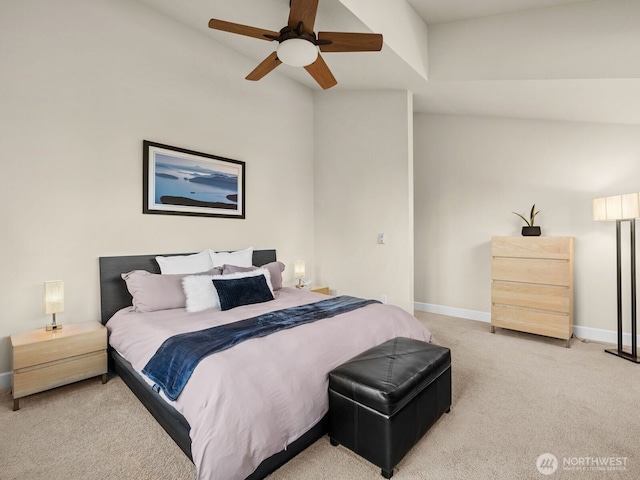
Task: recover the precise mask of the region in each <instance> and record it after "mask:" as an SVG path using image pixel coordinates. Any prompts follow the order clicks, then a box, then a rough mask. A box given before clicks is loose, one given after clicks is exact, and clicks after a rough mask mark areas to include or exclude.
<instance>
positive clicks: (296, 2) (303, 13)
mask: <svg viewBox="0 0 640 480" xmlns="http://www.w3.org/2000/svg"><path fill="white" fill-rule="evenodd" d="M317 11H318V0H291V9H290V10H289V23H288V25H289V26H290V27H291V28H298V24H299V23H300V22H302V25H303V29H302V31H303V32H304V33H312V32H313V25H314V24H315V23H316V12H317Z"/></svg>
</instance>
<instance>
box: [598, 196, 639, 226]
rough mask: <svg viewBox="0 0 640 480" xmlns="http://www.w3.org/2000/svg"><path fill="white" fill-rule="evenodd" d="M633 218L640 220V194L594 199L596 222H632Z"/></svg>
mask: <svg viewBox="0 0 640 480" xmlns="http://www.w3.org/2000/svg"><path fill="white" fill-rule="evenodd" d="M633 218H640V193H627V194H625V195H613V196H611V197H602V198H594V199H593V219H594V220H596V221H599V220H604V221H614V220H631V219H633Z"/></svg>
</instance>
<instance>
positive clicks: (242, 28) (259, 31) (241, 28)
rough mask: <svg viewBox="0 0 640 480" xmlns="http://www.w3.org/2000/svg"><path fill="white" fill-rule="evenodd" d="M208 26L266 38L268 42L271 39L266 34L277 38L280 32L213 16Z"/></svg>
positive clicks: (261, 38)
mask: <svg viewBox="0 0 640 480" xmlns="http://www.w3.org/2000/svg"><path fill="white" fill-rule="evenodd" d="M209 28H213V29H214V30H222V31H223V32H230V33H237V34H239V35H245V36H247V37H253V38H259V39H260V40H267V41H269V42H272V41H273V39H272V38H267V35H269V36H271V37H275V38H278V36H279V35H280V33H278V32H274V31H272V30H264V29H263V28H256V27H250V26H248V25H241V24H239V23H232V22H225V21H224V20H216V19H215V18H212V19H211V20H209Z"/></svg>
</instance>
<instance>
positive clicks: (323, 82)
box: [209, 0, 382, 89]
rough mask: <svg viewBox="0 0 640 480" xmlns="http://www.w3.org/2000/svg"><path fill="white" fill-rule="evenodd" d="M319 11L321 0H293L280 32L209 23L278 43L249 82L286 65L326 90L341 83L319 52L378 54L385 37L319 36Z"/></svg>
mask: <svg viewBox="0 0 640 480" xmlns="http://www.w3.org/2000/svg"><path fill="white" fill-rule="evenodd" d="M317 11H318V0H291V1H290V2H289V22H288V23H287V25H286V26H285V27H284V28H282V30H280V32H275V31H271V30H264V29H262V28H256V27H250V26H248V25H241V24H239V23H231V22H225V21H224V20H216V19H215V18H212V19H211V20H209V28H213V29H215V30H222V31H224V32H230V33H237V34H239V35H245V36H247V37H254V38H259V39H260V40H266V41H269V42H273V41H277V42H278V48H277V50H276V51H275V52H273V53H272V54H271V55H269V56H268V57H267V58H266V59H265V60H264V61H263V62H262V63H260V65H258V66H257V67H256V68H255V69H254V70H253V71H252V72H251V73H250V74H249V75H247V77H246V79H247V80H260V79H261V78H262V77H264V76H265V75H266V74H267V73H269V72H271V71H272V70H273V69H275V68H276V67H277V66H278V65H280V64H281V63H285V64H287V65H291V66H294V67H304V68H305V70H306V71H307V72H309V74H311V76H312V77H313V78H314V79H315V81H316V82H318V84H319V85H320V86H321V87H322V88H324V89H327V88H331V87H333V86H334V85H336V84H337V83H338V82H337V80H336V79H335V77H334V76H333V74H332V73H331V70H329V67H328V66H327V64H326V63H325V62H324V60H323V59H322V56H321V55H320V52H378V51H380V50H381V49H382V35H380V34H378V33H346V32H318V34H317V35H316V34H315V33H314V31H313V25H314V23H315V20H316V13H317ZM318 50H319V51H318Z"/></svg>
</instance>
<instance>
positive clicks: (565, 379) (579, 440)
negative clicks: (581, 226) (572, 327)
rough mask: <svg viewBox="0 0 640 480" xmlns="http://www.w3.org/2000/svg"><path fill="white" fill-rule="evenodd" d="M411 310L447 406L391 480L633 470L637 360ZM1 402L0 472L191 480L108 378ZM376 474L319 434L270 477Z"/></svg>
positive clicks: (31, 478)
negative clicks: (438, 365)
mask: <svg viewBox="0 0 640 480" xmlns="http://www.w3.org/2000/svg"><path fill="white" fill-rule="evenodd" d="M418 315H419V318H421V319H422V320H423V321H424V322H425V324H426V325H427V326H428V328H429V329H430V330H431V331H432V332H433V334H434V335H435V337H436V339H437V340H438V343H440V344H441V345H445V346H447V347H450V348H451V350H452V358H453V361H452V365H453V407H452V411H451V413H450V414H448V415H445V416H443V417H442V418H441V419H440V420H439V421H438V423H437V424H436V425H435V426H434V427H433V428H432V429H431V430H430V431H429V432H428V433H427V434H426V435H425V436H424V438H423V439H422V440H421V441H420V442H419V443H418V445H416V447H414V449H413V450H412V451H411V452H410V453H409V454H408V455H407V456H406V457H405V458H404V460H403V461H402V462H401V463H400V465H399V466H398V467H397V469H396V471H395V474H394V477H393V478H394V479H397V480H420V479H434V480H444V479H452V480H465V479H469V480H483V479H505V480H507V479H509V480H511V479H543V478H551V479H575V480H582V479H638V478H640V452H639V451H638V448H639V447H640V428H639V427H640V415H639V414H638V406H639V403H640V381H639V380H640V365H634V364H632V363H630V362H628V361H626V360H622V359H619V358H617V357H614V356H612V355H609V354H606V353H604V351H603V348H604V347H603V346H602V345H599V344H596V343H586V342H581V341H579V340H577V339H574V340H572V345H571V348H570V349H567V348H564V346H563V342H562V341H559V340H552V339H546V338H543V337H538V336H532V335H525V334H520V333H516V332H509V331H506V330H498V332H497V333H496V334H491V333H489V325H488V324H485V323H480V322H474V321H469V320H461V319H455V318H450V317H442V316H437V315H429V314H424V313H420V312H419V313H418ZM11 407H12V402H11V399H10V396H9V394H8V393H7V392H4V393H2V394H0V478H2V479H11V480H14V479H15V480H18V479H19V480H39V479H47V480H58V479H60V480H63V479H64V480H76V479H77V480H89V479H96V480H98V479H105V480H106V479H171V480H183V479H184V480H194V479H195V469H194V468H193V465H192V464H191V463H190V462H189V461H188V460H187V459H186V457H185V456H184V455H183V454H182V452H181V451H180V450H179V449H178V447H176V446H175V444H174V443H173V442H172V441H171V439H170V438H169V437H168V436H167V435H166V434H165V433H164V431H163V430H162V429H161V427H159V426H158V425H157V424H156V423H155V421H154V420H153V418H152V417H151V416H150V415H149V414H148V413H147V411H146V410H145V409H144V407H142V406H141V405H140V403H139V402H138V401H137V399H136V398H135V397H134V396H133V394H132V393H131V392H130V391H129V390H128V389H127V387H126V386H125V385H124V384H123V383H122V381H121V380H120V379H119V378H117V377H115V378H111V379H110V381H109V382H108V383H107V384H106V385H102V384H101V383H100V381H99V380H98V379H94V380H87V381H84V382H80V383H78V384H75V385H69V386H66V387H62V388H59V389H56V390H53V391H50V392H46V393H43V394H39V395H35V396H32V397H27V398H26V399H24V400H23V401H22V408H21V410H20V411H18V412H13V411H11ZM544 453H551V454H553V455H555V457H556V458H557V461H558V466H557V470H556V472H555V473H553V474H552V475H548V476H547V475H542V474H541V473H539V471H538V469H537V467H536V460H537V459H538V457H539V456H540V455H541V454H544ZM604 459H607V460H604ZM596 461H599V462H602V461H608V462H614V463H615V464H616V466H615V469H613V470H607V467H603V466H595V465H594V462H596ZM547 465H549V463H547ZM545 471H546V472H547V473H549V470H545ZM378 478H380V479H381V478H382V477H381V476H380V471H379V469H377V468H376V467H374V466H373V465H371V464H369V463H368V462H366V461H364V460H362V459H361V458H359V457H358V456H356V455H354V454H353V453H351V452H350V451H348V450H346V449H345V448H343V447H332V446H331V445H329V441H328V439H327V438H326V437H324V438H322V439H320V440H319V441H317V442H316V443H315V444H314V445H312V446H311V447H310V448H308V449H307V450H306V451H304V452H303V453H302V454H300V455H299V456H298V457H296V458H295V459H293V460H292V461H291V462H289V463H288V464H287V465H285V466H284V467H282V468H281V469H280V470H278V471H277V472H275V473H274V474H273V475H271V476H270V479H272V480H321V479H327V480H329V479H331V480H336V479H337V480H365V479H378ZM221 480H224V479H221Z"/></svg>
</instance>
